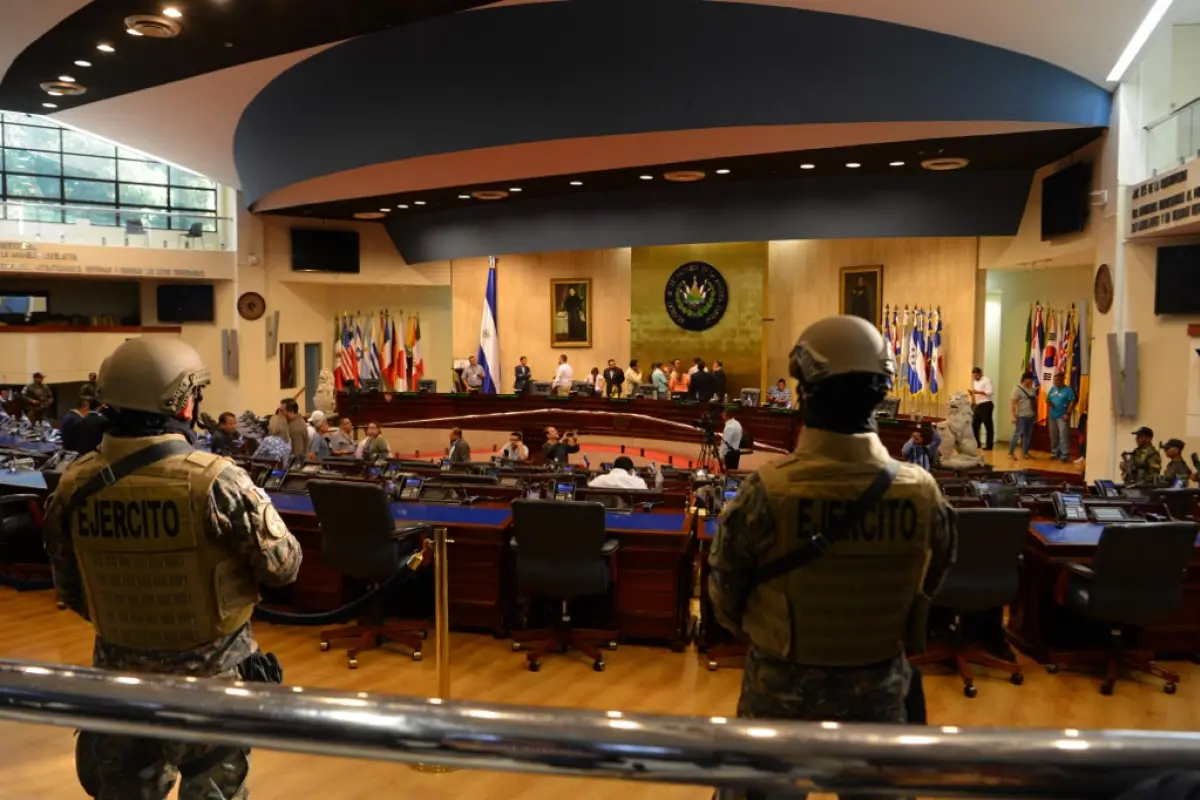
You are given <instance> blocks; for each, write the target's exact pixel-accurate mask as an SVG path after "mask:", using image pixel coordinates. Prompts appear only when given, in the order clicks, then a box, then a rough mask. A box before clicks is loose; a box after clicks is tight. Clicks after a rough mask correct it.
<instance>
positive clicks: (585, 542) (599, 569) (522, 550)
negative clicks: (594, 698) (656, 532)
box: [512, 500, 617, 672]
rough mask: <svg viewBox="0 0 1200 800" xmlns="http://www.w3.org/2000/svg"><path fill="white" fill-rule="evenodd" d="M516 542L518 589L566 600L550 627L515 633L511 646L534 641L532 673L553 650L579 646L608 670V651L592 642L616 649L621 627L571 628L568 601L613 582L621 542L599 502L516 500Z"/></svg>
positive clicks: (597, 591)
mask: <svg viewBox="0 0 1200 800" xmlns="http://www.w3.org/2000/svg"><path fill="white" fill-rule="evenodd" d="M512 509H513V530H514V533H515V534H516V535H515V536H513V539H512V547H513V549H514V550H515V551H516V553H517V589H518V590H519V591H520V592H522V593H524V594H526V595H546V596H548V597H553V598H555V599H557V600H560V601H561V602H562V613H561V617H560V623H559V624H557V625H555V626H554V627H553V628H549V629H534V630H521V631H514V632H513V637H512V638H513V650H521V649H522V645H530V647H529V649H528V650H527V651H526V655H525V658H526V660H527V661H528V662H529V669H530V671H531V672H537V671H538V670H539V669H541V661H540V660H539V659H540V658H541V657H542V656H543V655H545V654H546V653H548V652H550V651H551V650H560V651H562V652H564V653H565V652H566V651H567V650H568V649H575V650H578V651H579V652H581V653H583V654H584V655H586V656H587V657H588V658H590V659H592V668H593V669H595V670H596V671H597V672H603V671H604V656H603V655H602V654H601V652H600V649H599V648H598V647H596V646H595V645H594V644H593V642H597V641H600V642H608V647H609V649H610V650H615V649H616V648H617V642H616V639H617V632H616V631H610V630H586V629H577V628H572V627H571V615H570V613H569V611H568V608H567V603H568V601H570V600H573V599H575V598H578V597H586V596H589V595H602V594H605V593H606V592H607V591H608V587H609V575H610V573H609V563H608V562H609V557H610V556H612V554H613V553H615V552H616V551H617V541H616V540H615V539H609V538H608V534H607V532H606V530H605V527H604V506H602V505H600V504H599V503H560V502H555V501H548V500H514V501H513V504H512Z"/></svg>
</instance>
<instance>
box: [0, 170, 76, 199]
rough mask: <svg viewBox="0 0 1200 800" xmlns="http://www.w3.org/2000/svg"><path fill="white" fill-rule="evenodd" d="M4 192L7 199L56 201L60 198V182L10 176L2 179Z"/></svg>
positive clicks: (52, 179) (49, 179) (31, 176)
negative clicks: (30, 198) (43, 198)
mask: <svg viewBox="0 0 1200 800" xmlns="http://www.w3.org/2000/svg"><path fill="white" fill-rule="evenodd" d="M4 191H5V192H6V193H7V194H8V196H9V197H45V198H47V199H51V198H52V199H54V200H58V199H60V198H61V197H62V181H61V180H60V179H58V178H43V177H39V176H37V175H11V174H10V175H7V176H5V178H4Z"/></svg>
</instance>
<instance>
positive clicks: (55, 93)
mask: <svg viewBox="0 0 1200 800" xmlns="http://www.w3.org/2000/svg"><path fill="white" fill-rule="evenodd" d="M46 94H48V95H50V96H51V97H62V92H56V91H54V90H50V91H48V92H46Z"/></svg>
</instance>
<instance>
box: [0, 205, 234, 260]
mask: <svg viewBox="0 0 1200 800" xmlns="http://www.w3.org/2000/svg"><path fill="white" fill-rule="evenodd" d="M233 225H234V223H233V220H232V219H230V218H229V217H219V216H217V215H216V214H215V213H204V212H196V211H166V210H164V209H161V208H134V207H122V208H113V207H111V206H89V205H83V204H71V203H43V202H40V201H37V202H35V201H29V202H22V201H19V200H11V199H10V200H8V201H7V202H4V203H0V241H3V242H29V243H31V244H37V243H42V244H82V245H92V246H100V247H146V248H151V249H155V250H228V249H230V248H231V247H232V243H233V241H234V240H233V232H234V228H233Z"/></svg>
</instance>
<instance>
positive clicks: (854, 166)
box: [846, 161, 862, 169]
mask: <svg viewBox="0 0 1200 800" xmlns="http://www.w3.org/2000/svg"><path fill="white" fill-rule="evenodd" d="M861 166H862V164H859V163H858V162H857V161H851V162H850V163H849V164H847V165H846V169H858V168H859V167H861Z"/></svg>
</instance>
